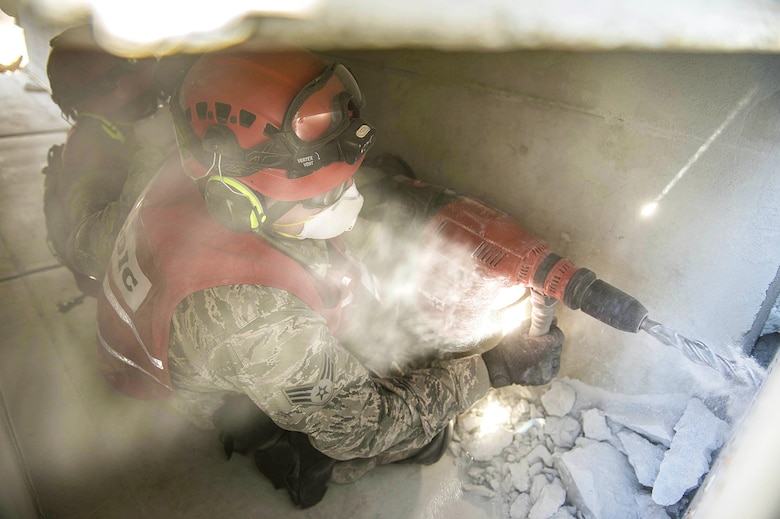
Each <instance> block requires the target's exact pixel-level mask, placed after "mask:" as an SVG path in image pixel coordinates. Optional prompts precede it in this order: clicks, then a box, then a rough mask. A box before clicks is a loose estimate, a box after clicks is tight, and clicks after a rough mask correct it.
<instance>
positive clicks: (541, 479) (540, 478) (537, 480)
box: [529, 474, 550, 502]
mask: <svg viewBox="0 0 780 519" xmlns="http://www.w3.org/2000/svg"><path fill="white" fill-rule="evenodd" d="M549 483H550V480H548V479H547V476H545V475H544V474H537V475H535V476H533V477H531V490H530V492H529V495H530V496H531V501H533V502H536V500H537V499H539V495H540V494H541V493H542V489H543V488H544V487H546V486H547V485H548V484H549Z"/></svg>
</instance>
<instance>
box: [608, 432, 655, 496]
mask: <svg viewBox="0 0 780 519" xmlns="http://www.w3.org/2000/svg"><path fill="white" fill-rule="evenodd" d="M618 439H619V440H620V442H621V443H622V444H623V448H624V449H625V452H626V455H627V456H628V462H629V463H631V466H632V467H634V472H635V473H636V478H637V479H638V480H639V482H640V483H641V484H642V485H644V486H646V487H649V488H652V486H653V483H655V478H656V476H658V469H659V468H660V467H661V460H663V458H664V452H665V450H664V449H662V448H661V447H659V446H658V445H655V444H653V443H650V442H649V441H647V440H646V439H645V438H643V437H642V436H640V435H638V434H637V433H635V432H631V431H621V432H619V433H618Z"/></svg>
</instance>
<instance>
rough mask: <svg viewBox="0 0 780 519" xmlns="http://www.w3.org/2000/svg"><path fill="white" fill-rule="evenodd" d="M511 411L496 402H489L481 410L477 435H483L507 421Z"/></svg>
mask: <svg viewBox="0 0 780 519" xmlns="http://www.w3.org/2000/svg"><path fill="white" fill-rule="evenodd" d="M510 417H511V412H510V410H509V408H508V407H504V406H502V405H501V404H499V403H498V402H495V401H494V402H490V403H489V404H488V405H487V406H486V407H485V409H484V410H483V411H482V422H481V423H480V424H479V435H480V436H485V435H487V434H490V433H492V432H495V431H496V430H498V428H499V427H501V426H502V425H505V424H507V423H509V420H510Z"/></svg>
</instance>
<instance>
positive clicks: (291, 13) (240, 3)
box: [90, 0, 319, 46]
mask: <svg viewBox="0 0 780 519" xmlns="http://www.w3.org/2000/svg"><path fill="white" fill-rule="evenodd" d="M317 1H319V0H289V1H285V2H278V1H276V0H265V1H262V0H261V1H257V0H221V1H220V2H219V4H218V5H219V7H218V8H216V9H200V8H198V7H197V6H195V4H190V5H188V4H186V3H184V4H182V3H180V2H159V1H158V0H135V1H134V2H117V1H116V0H91V2H90V3H91V4H92V10H93V15H94V18H95V21H96V23H95V25H96V28H97V29H102V31H101V34H102V35H103V36H104V37H105V38H106V39H107V40H109V41H106V42H105V43H107V44H108V45H109V46H113V45H115V46H124V45H130V44H135V45H138V46H143V45H149V44H154V43H157V42H160V41H163V40H167V39H173V40H176V39H179V38H183V37H186V38H187V39H188V40H189V39H192V40H193V41H190V43H192V42H198V43H202V44H203V43H208V41H207V40H208V38H212V39H214V40H215V41H214V43H215V44H220V43H224V41H233V42H234V43H235V42H238V41H241V40H242V39H244V38H246V37H248V36H249V35H250V33H251V28H250V27H249V26H238V25H235V22H237V21H239V20H240V19H242V18H243V17H245V16H250V15H252V14H262V15H274V16H285V17H301V16H304V15H305V14H306V13H308V12H310V11H311V9H312V8H313V7H314V5H315V4H316V2H317ZM217 30H221V31H222V32H221V33H220V34H218V35H217V34H212V35H211V36H207V35H208V34H210V33H213V32H214V31H217ZM198 40H204V41H198ZM216 40H219V41H216Z"/></svg>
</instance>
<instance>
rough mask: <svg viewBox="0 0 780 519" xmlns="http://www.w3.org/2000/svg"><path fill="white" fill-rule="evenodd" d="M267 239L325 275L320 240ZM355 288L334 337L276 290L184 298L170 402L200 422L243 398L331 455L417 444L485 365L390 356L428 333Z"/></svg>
mask: <svg viewBox="0 0 780 519" xmlns="http://www.w3.org/2000/svg"><path fill="white" fill-rule="evenodd" d="M131 218H132V217H131ZM186 223H187V222H182V224H183V225H186ZM149 224H153V222H149ZM183 232H186V231H185V230H183ZM225 232H228V231H225ZM347 234H349V233H347ZM369 234H370V233H369ZM266 239H267V240H269V241H270V242H272V243H273V245H274V246H276V247H277V248H278V249H280V250H282V251H283V252H284V253H285V254H286V255H288V256H290V257H291V258H295V259H296V260H297V261H298V262H299V263H300V264H302V265H306V266H307V269H308V271H309V273H310V275H311V276H312V277H313V278H315V279H324V277H325V276H326V274H327V272H328V270H329V268H330V263H331V257H330V253H329V251H328V247H327V246H326V242H324V241H321V240H300V241H299V240H287V239H283V238H279V239H275V238H273V237H266ZM357 242H360V240H359V239H358V240H355V241H354V242H353V243H357ZM365 245H366V244H365V242H364V243H363V244H362V246H361V247H356V248H358V249H366V248H367V247H365ZM194 252H195V251H194ZM370 279H371V278H370V277H369V276H365V277H364V281H365V285H366V286H367V287H368V288H372V289H373V286H372V284H371V283H370V282H369V281H370ZM359 293H360V294H362V296H361V297H362V298H363V300H362V301H359V303H361V304H354V305H352V307H353V308H355V312H356V314H355V315H350V322H351V323H352V324H353V325H354V324H361V325H364V326H352V327H351V330H350V331H348V332H346V333H345V334H344V336H343V337H342V338H341V339H339V338H337V337H336V336H334V334H333V333H332V332H331V330H330V329H329V327H328V322H327V320H326V319H325V318H324V317H323V316H322V315H320V314H319V313H318V312H316V311H314V310H313V309H312V307H311V306H310V305H308V304H307V303H305V302H304V301H303V300H302V299H300V298H299V297H297V296H296V295H293V294H292V293H290V292H288V291H286V290H282V289H279V288H273V287H271V286H267V285H259V284H246V283H234V284H223V285H220V286H213V287H210V288H206V289H203V290H198V291H196V292H194V293H192V294H189V295H187V296H186V297H184V298H183V299H182V300H181V301H180V302H179V303H178V305H177V306H176V308H175V310H174V311H173V313H172V316H171V319H170V324H171V326H170V336H169V338H170V341H169V346H168V358H167V361H168V367H169V370H170V376H171V380H172V383H173V386H175V388H176V394H175V395H174V397H173V398H172V400H171V401H172V403H173V404H174V405H175V406H176V407H178V408H180V409H182V410H183V411H185V413H186V414H187V415H188V416H189V417H190V418H191V419H192V420H193V421H194V422H195V423H196V424H198V425H200V426H203V427H210V426H212V424H211V420H212V416H213V413H214V411H215V410H216V409H217V408H218V407H219V406H220V405H221V404H222V402H223V398H224V397H225V396H229V395H234V394H246V395H248V396H249V397H250V398H251V399H252V400H253V401H254V402H255V403H256V404H257V406H258V407H259V408H260V409H261V410H262V411H263V412H264V413H265V414H267V415H268V416H269V417H270V418H271V419H272V420H273V421H274V422H275V423H276V424H277V425H279V426H280V427H282V428H284V429H287V430H293V431H300V432H303V433H305V434H307V435H309V437H310V439H311V441H312V444H313V445H314V446H315V447H316V448H317V449H319V450H320V451H322V452H323V453H325V454H327V455H329V456H331V457H333V458H335V459H343V460H346V459H353V458H369V457H376V456H380V457H382V458H384V459H390V458H396V459H397V458H400V457H403V456H404V455H406V454H407V453H410V452H413V451H415V450H416V449H419V448H420V447H422V446H424V445H425V444H427V443H428V442H430V441H431V439H432V438H433V437H434V436H435V435H436V434H437V433H438V432H439V431H440V430H441V429H442V428H443V427H445V426H446V424H447V423H448V422H449V421H450V420H451V419H453V418H454V417H455V416H456V415H458V414H460V413H462V412H464V411H465V410H467V409H468V408H469V407H471V406H472V405H473V404H474V403H475V402H477V401H478V400H479V399H481V398H482V397H483V396H484V395H485V394H486V392H487V390H488V387H489V381H488V375H487V369H486V367H485V365H484V362H483V361H482V359H481V357H479V356H478V355H471V356H465V357H462V358H458V359H449V360H443V359H438V360H433V361H431V362H420V356H419V355H415V354H412V355H408V357H410V358H414V359H415V361H409V362H407V361H404V360H402V359H405V358H406V357H405V355H404V354H403V353H400V354H399V353H398V352H402V351H406V352H408V351H409V349H410V348H418V347H419V349H420V350H423V348H424V346H423V343H424V342H426V340H425V339H422V338H420V339H418V338H417V337H418V334H417V333H416V331H415V329H414V327H404V326H403V322H404V317H403V316H404V315H408V312H406V313H405V312H404V311H399V309H398V308H397V306H396V305H390V307H387V305H384V304H382V303H379V302H378V301H377V300H376V299H375V298H372V297H368V295H367V294H369V293H370V290H368V289H367V290H363V291H360V292H359Z"/></svg>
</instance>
